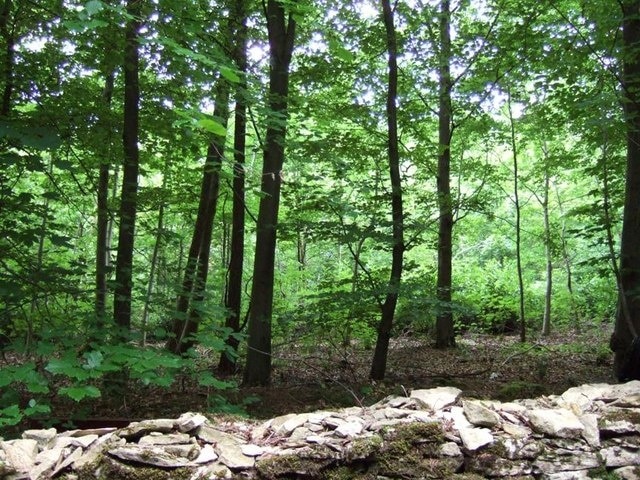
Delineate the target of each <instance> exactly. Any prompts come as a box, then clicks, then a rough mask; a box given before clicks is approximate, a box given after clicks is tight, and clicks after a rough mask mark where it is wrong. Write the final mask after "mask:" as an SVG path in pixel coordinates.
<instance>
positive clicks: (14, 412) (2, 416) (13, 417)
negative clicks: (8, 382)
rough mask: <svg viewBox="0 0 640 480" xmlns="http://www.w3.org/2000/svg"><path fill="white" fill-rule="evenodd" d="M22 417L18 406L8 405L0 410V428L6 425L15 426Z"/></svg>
mask: <svg viewBox="0 0 640 480" xmlns="http://www.w3.org/2000/svg"><path fill="white" fill-rule="evenodd" d="M23 416H24V415H23V414H22V412H20V407H19V406H18V405H9V406H8V407H6V408H3V409H2V410H0V427H4V426H6V425H17V424H18V423H20V420H22V417H23Z"/></svg>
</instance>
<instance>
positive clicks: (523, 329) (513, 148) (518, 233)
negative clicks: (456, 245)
mask: <svg viewBox="0 0 640 480" xmlns="http://www.w3.org/2000/svg"><path fill="white" fill-rule="evenodd" d="M507 110H508V113H509V125H510V127H511V132H510V133H511V155H512V159H513V204H514V208H515V210H516V272H517V275H518V300H519V304H520V313H519V316H520V341H521V342H523V343H524V342H525V341H526V339H527V328H526V323H525V316H524V279H523V276H522V251H521V246H522V245H521V244H522V229H521V227H520V223H521V218H520V217H521V212H520V196H519V186H518V148H517V147H518V146H517V143H516V125H515V119H514V118H513V109H512V108H511V90H510V89H507Z"/></svg>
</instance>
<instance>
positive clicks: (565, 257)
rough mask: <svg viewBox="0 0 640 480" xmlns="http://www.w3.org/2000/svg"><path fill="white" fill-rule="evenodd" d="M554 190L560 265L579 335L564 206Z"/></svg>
mask: <svg viewBox="0 0 640 480" xmlns="http://www.w3.org/2000/svg"><path fill="white" fill-rule="evenodd" d="M555 189H556V201H557V202H558V213H559V215H560V218H561V219H562V220H561V221H562V227H561V229H560V247H561V248H562V263H563V264H564V269H565V272H566V274H567V291H568V292H569V299H570V303H571V315H572V316H574V317H575V319H574V322H573V325H574V327H573V328H574V331H575V332H576V333H580V323H581V318H580V310H579V309H578V308H577V306H576V299H575V295H574V294H573V272H572V270H571V256H570V255H569V247H568V245H567V225H566V223H565V221H564V206H563V203H562V200H561V198H560V191H559V189H558V186H557V185H555Z"/></svg>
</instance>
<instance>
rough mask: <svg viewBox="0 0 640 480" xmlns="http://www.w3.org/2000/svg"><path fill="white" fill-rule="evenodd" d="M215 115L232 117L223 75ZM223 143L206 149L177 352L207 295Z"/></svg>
mask: <svg viewBox="0 0 640 480" xmlns="http://www.w3.org/2000/svg"><path fill="white" fill-rule="evenodd" d="M213 115H214V117H216V118H217V119H218V120H219V121H220V123H222V124H223V125H224V126H226V124H227V119H228V117H229V84H228V83H227V81H226V80H224V79H222V78H220V79H219V80H218V84H217V91H216V100H215V106H214V113H213ZM224 144H225V138H224V137H219V136H214V138H213V139H212V140H211V141H210V143H209V146H208V149H207V159H206V161H205V165H204V172H203V175H202V184H201V188H200V203H199V205H198V215H197V217H196V223H195V227H194V229H193V236H192V238H191V246H190V247H189V257H188V258H187V263H186V266H185V274H184V280H183V282H182V291H181V292H180V295H179V296H178V301H177V305H176V316H175V318H174V320H173V328H172V331H173V335H172V336H171V338H170V339H169V342H168V343H167V348H168V349H169V350H170V351H173V352H174V353H180V354H183V353H185V352H186V351H187V350H188V349H189V348H190V347H191V346H192V345H193V339H192V337H193V335H194V334H195V333H196V332H197V331H198V320H199V317H200V316H199V309H200V305H201V302H202V299H203V298H204V290H205V285H206V282H207V275H208V272H209V252H210V249H211V236H212V232H213V220H214V218H215V215H216V209H217V201H218V191H219V186H220V167H221V165H222V160H223V158H224Z"/></svg>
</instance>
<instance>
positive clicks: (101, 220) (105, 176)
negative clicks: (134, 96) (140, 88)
mask: <svg viewBox="0 0 640 480" xmlns="http://www.w3.org/2000/svg"><path fill="white" fill-rule="evenodd" d="M114 77H115V72H114V71H111V72H109V73H108V74H107V75H106V76H105V82H104V89H103V92H102V100H103V103H104V106H105V108H106V109H107V111H108V110H109V109H110V108H111V101H112V98H113V82H114ZM109 167H110V161H109V155H108V154H107V155H105V156H104V157H103V158H101V161H100V167H99V173H98V192H97V196H98V202H97V217H98V218H97V222H96V223H97V230H98V232H97V238H96V301H95V311H96V321H97V323H96V325H97V326H98V327H101V326H103V325H104V322H105V317H106V308H107V274H108V266H109V247H110V244H109V218H110V215H109Z"/></svg>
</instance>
